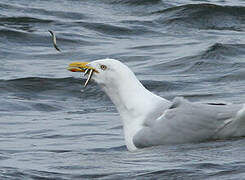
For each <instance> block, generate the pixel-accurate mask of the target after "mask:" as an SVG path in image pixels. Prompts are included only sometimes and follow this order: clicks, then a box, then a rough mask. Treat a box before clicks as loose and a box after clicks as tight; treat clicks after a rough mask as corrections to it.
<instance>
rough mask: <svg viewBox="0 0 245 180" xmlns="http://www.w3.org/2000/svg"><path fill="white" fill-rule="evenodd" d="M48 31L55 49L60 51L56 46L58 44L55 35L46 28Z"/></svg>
mask: <svg viewBox="0 0 245 180" xmlns="http://www.w3.org/2000/svg"><path fill="white" fill-rule="evenodd" d="M48 31H49V32H50V34H51V36H52V40H53V45H54V48H55V49H56V50H57V51H59V52H61V50H60V49H59V48H58V46H57V44H56V37H55V34H54V33H53V31H51V30H48Z"/></svg>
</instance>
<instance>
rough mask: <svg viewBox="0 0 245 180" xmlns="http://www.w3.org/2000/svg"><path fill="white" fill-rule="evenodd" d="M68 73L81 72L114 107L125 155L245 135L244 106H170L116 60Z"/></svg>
mask: <svg viewBox="0 0 245 180" xmlns="http://www.w3.org/2000/svg"><path fill="white" fill-rule="evenodd" d="M68 70H70V71H72V72H84V74H85V76H87V80H86V82H85V84H84V86H85V87H86V86H87V85H88V83H89V82H90V80H93V81H95V82H96V83H97V84H99V86H100V87H101V88H102V90H103V91H104V92H105V93H106V94H107V95H108V97H109V98H110V99H111V101H112V102H113V104H114V105H115V106H116V108H117V111H118V112H119V114H120V117H121V119H122V123H123V132H124V137H125V143H126V146H127V149H128V150H129V151H134V150H137V149H140V148H145V147H151V146H158V145H165V144H178V143H193V142H203V141H208V140H224V139H228V138H235V137H241V136H245V106H244V104H231V103H227V104H226V103H204V102H190V101H188V100H187V99H185V98H183V97H176V98H174V99H173V100H172V101H169V100H167V99H164V98H162V97H160V96H158V95H156V94H154V93H152V92H150V91H149V90H147V89H146V88H145V87H144V86H143V85H142V84H141V83H140V81H139V80H138V79H137V78H136V76H135V74H134V73H133V72H132V71H131V70H130V69H129V68H128V67H127V66H126V65H125V64H123V63H122V62H120V61H118V60H115V59H109V58H107V59H100V60H95V61H92V62H73V63H71V64H70V65H69V67H68Z"/></svg>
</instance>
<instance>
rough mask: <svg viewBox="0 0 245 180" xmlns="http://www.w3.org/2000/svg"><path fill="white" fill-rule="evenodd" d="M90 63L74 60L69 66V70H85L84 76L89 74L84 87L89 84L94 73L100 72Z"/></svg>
mask: <svg viewBox="0 0 245 180" xmlns="http://www.w3.org/2000/svg"><path fill="white" fill-rule="evenodd" d="M88 64H89V63H88V62H73V63H71V64H69V67H68V68H67V69H68V70H69V71H72V72H84V76H86V75H88V78H87V80H86V82H85V84H84V87H86V86H87V85H88V83H89V81H90V79H91V78H92V76H93V73H94V72H96V73H98V71H97V70H96V69H95V68H93V67H91V66H89V65H88Z"/></svg>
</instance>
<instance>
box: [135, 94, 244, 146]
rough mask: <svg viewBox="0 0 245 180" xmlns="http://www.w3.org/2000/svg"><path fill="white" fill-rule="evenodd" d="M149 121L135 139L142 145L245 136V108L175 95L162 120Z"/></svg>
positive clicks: (136, 144) (138, 144)
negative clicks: (196, 100) (199, 101)
mask: <svg viewBox="0 0 245 180" xmlns="http://www.w3.org/2000/svg"><path fill="white" fill-rule="evenodd" d="M149 122H152V123H151V124H147V125H146V126H145V127H144V128H143V129H142V130H140V131H139V132H138V133H137V134H136V135H135V136H134V138H133V142H134V144H135V146H136V147H138V148H142V147H148V146H154V145H162V144H175V143H187V142H200V141H205V140H212V139H226V138H232V137H240V136H244V135H245V108H244V107H243V105H235V104H230V105H227V104H208V103H191V102H189V101H187V100H185V99H184V98H175V99H174V101H173V103H172V105H171V106H170V107H169V108H168V109H167V110H165V111H164V112H163V114H162V115H161V116H160V117H159V118H158V119H156V120H155V121H149Z"/></svg>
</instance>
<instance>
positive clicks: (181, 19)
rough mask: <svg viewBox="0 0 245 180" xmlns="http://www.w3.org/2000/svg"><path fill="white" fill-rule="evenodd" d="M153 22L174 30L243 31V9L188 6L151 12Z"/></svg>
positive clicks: (199, 5) (208, 5) (207, 5)
mask: <svg viewBox="0 0 245 180" xmlns="http://www.w3.org/2000/svg"><path fill="white" fill-rule="evenodd" d="M152 15H158V18H156V20H155V22H157V23H159V24H164V25H167V26H170V27H171V28H174V27H175V26H176V27H177V28H179V27H180V26H181V27H188V28H195V29H202V30H233V31H244V28H245V26H244V18H245V7H241V6H239V7H238V6H219V5H214V4H188V5H183V6H177V7H173V8H168V9H164V10H161V11H156V12H153V13H152Z"/></svg>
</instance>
